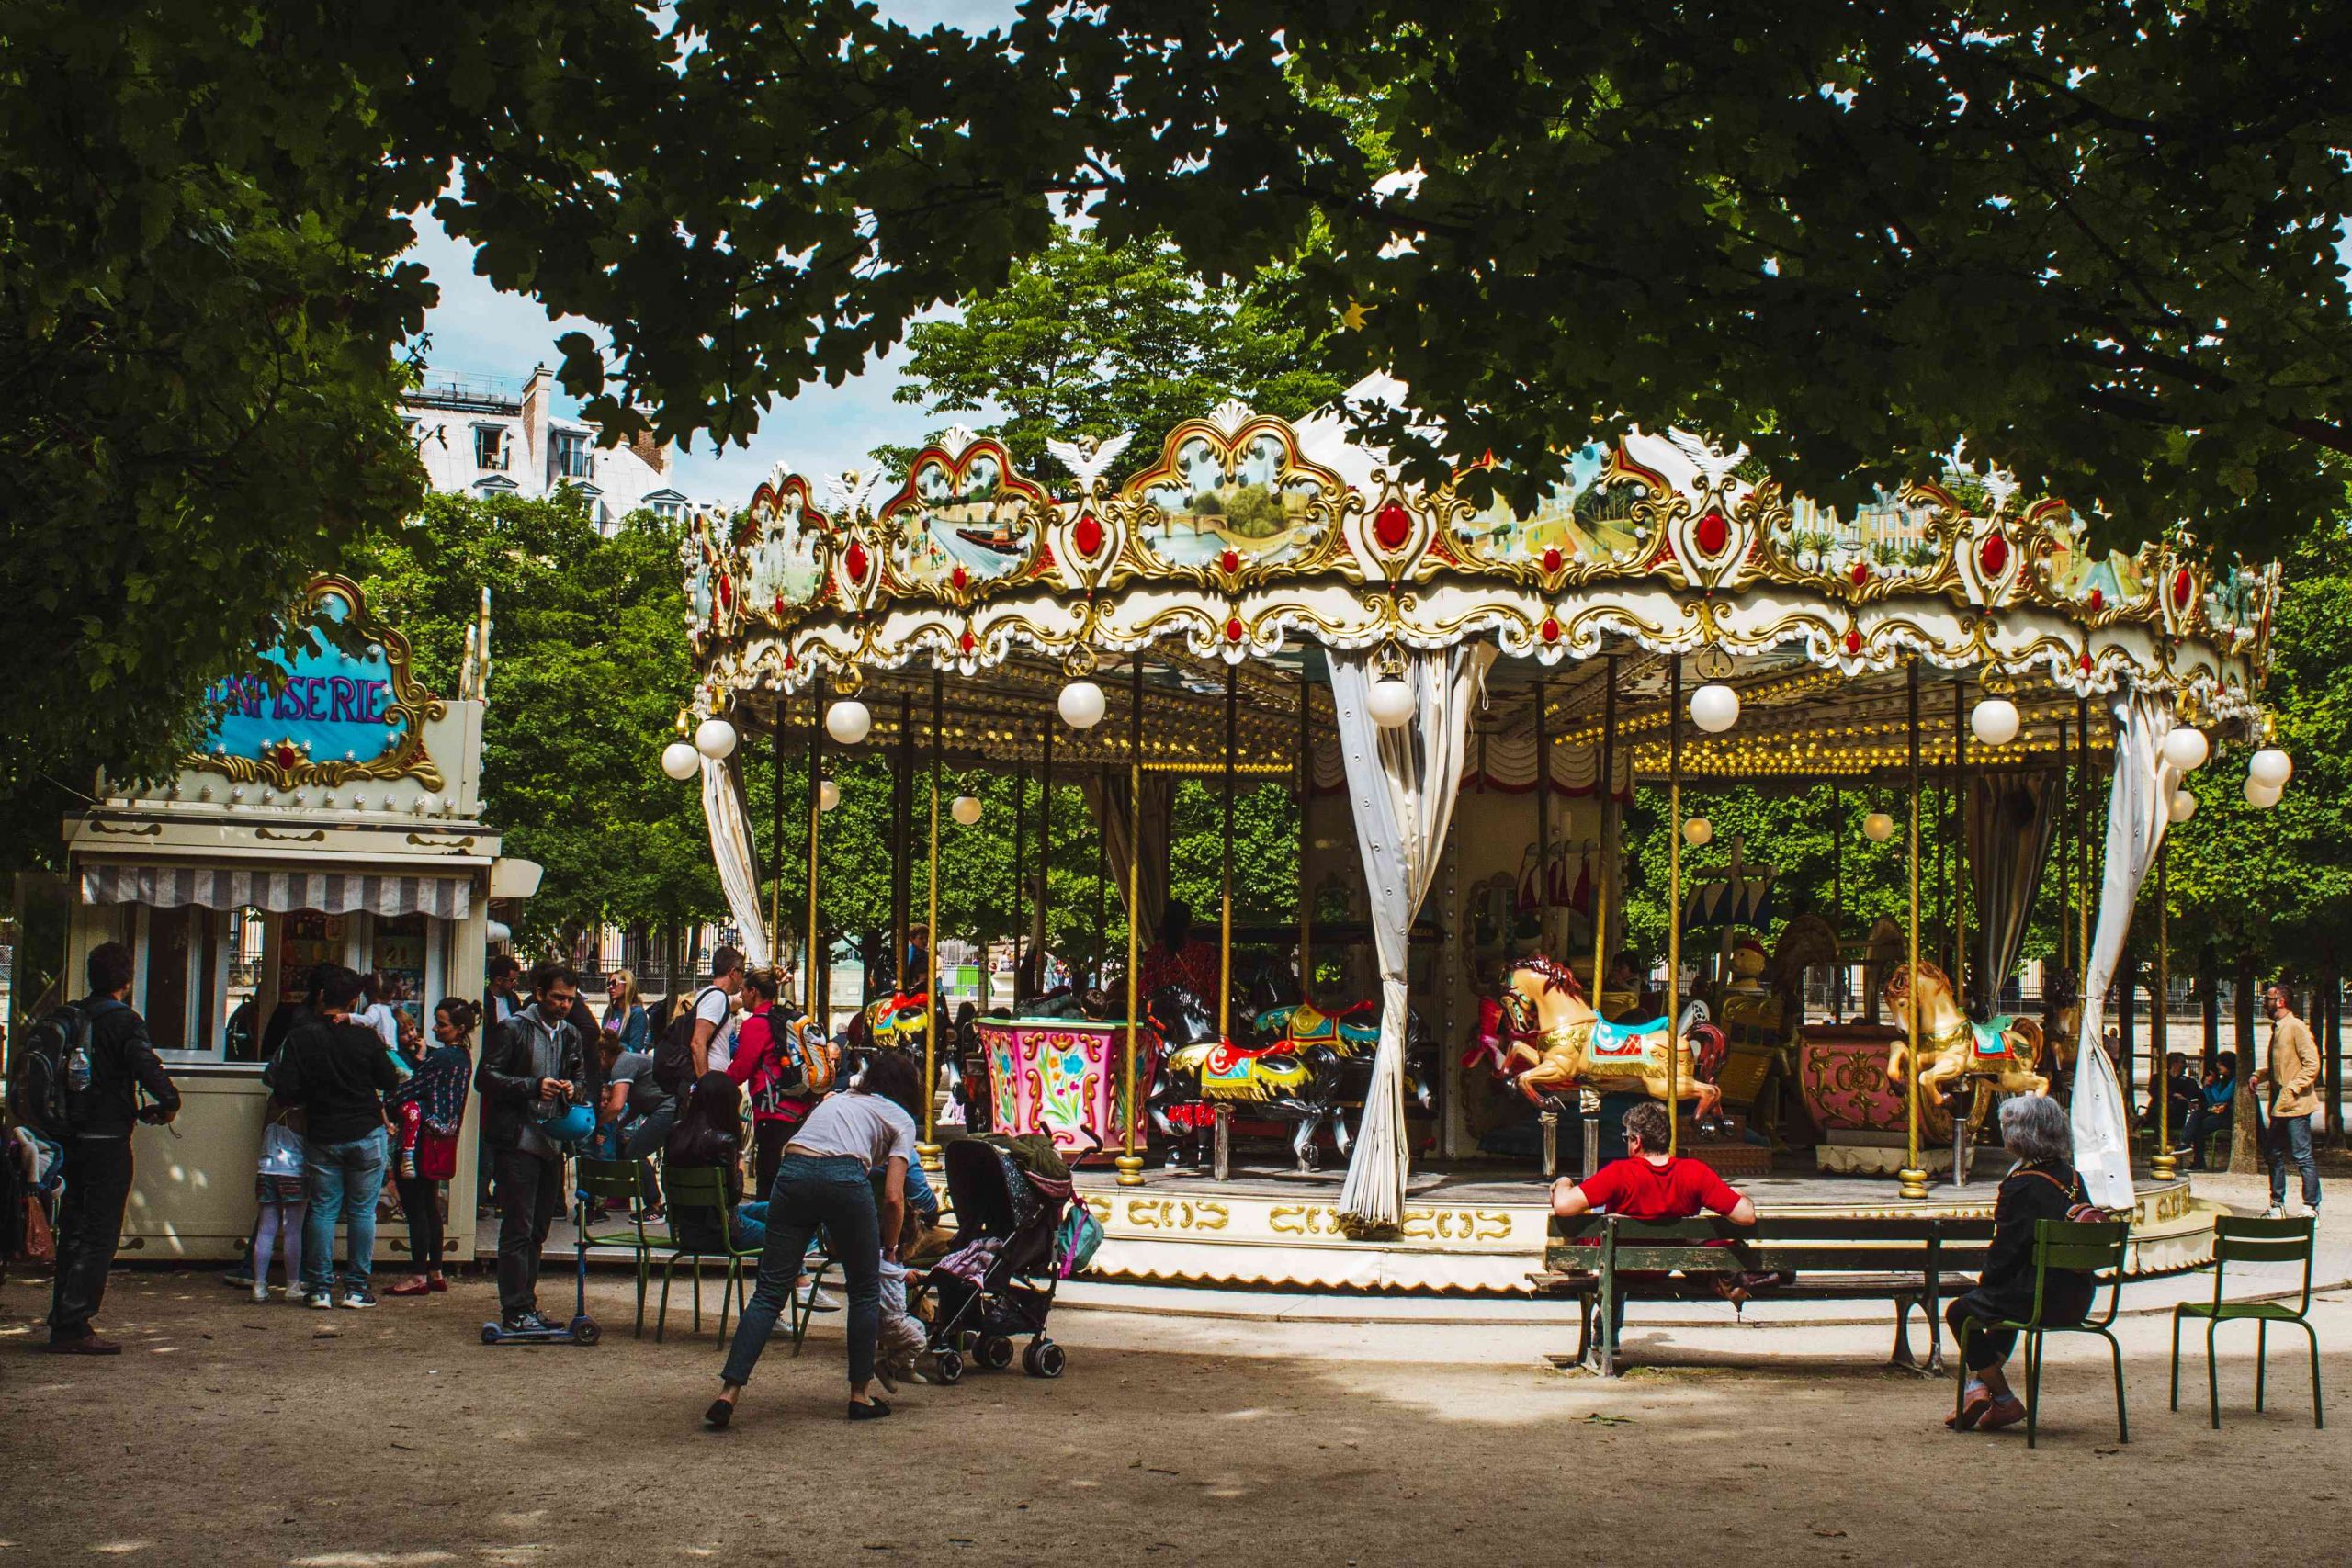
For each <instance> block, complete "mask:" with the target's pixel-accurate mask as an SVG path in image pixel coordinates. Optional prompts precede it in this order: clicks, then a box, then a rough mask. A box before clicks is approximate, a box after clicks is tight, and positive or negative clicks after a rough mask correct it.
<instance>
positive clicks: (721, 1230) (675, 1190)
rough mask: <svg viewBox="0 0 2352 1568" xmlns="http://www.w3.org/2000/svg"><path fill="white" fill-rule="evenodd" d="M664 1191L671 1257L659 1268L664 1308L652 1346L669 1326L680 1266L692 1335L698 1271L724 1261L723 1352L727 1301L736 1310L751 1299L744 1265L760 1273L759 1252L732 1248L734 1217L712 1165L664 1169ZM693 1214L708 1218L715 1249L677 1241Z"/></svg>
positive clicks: (698, 1309)
mask: <svg viewBox="0 0 2352 1568" xmlns="http://www.w3.org/2000/svg"><path fill="white" fill-rule="evenodd" d="M662 1190H663V1192H664V1194H665V1195H666V1196H667V1197H668V1199H669V1204H670V1231H671V1242H670V1256H669V1257H668V1258H665V1259H664V1260H663V1262H662V1305H661V1309H660V1311H659V1312H657V1313H656V1314H654V1319H653V1342H654V1343H655V1344H657V1345H659V1344H661V1343H662V1332H663V1330H664V1328H665V1327H666V1326H667V1325H668V1322H669V1317H670V1281H671V1279H672V1278H673V1276H674V1274H675V1273H676V1271H677V1268H678V1265H679V1263H680V1262H681V1261H684V1262H685V1263H687V1264H688V1265H689V1269H688V1272H690V1273H691V1274H692V1275H693V1276H694V1282H695V1333H696V1334H700V1333H701V1332H702V1266H703V1264H704V1262H705V1261H706V1260H708V1259H714V1258H717V1259H724V1260H725V1261H726V1264H727V1273H726V1275H725V1277H724V1278H723V1279H722V1280H720V1289H719V1293H718V1341H719V1346H720V1348H722V1349H723V1348H725V1347H726V1343H727V1309H728V1303H729V1297H730V1296H731V1297H732V1298H733V1301H734V1304H735V1306H736V1308H737V1309H738V1310H739V1311H740V1310H741V1307H742V1306H743V1305H744V1303H746V1301H747V1300H748V1299H749V1296H750V1291H749V1287H748V1285H747V1283H746V1275H745V1273H744V1269H743V1265H744V1264H746V1263H749V1264H751V1265H752V1274H754V1275H756V1274H757V1272H758V1271H759V1262H760V1255H759V1252H758V1251H757V1249H754V1250H752V1251H750V1252H739V1251H737V1250H736V1248H735V1245H734V1236H735V1227H734V1224H733V1223H732V1222H733V1220H734V1218H735V1214H734V1210H733V1208H732V1207H731V1206H730V1205H729V1203H728V1201H727V1173H726V1172H725V1171H723V1170H721V1169H719V1168H718V1167H717V1166H715V1165H713V1166H674V1165H672V1166H664V1167H662ZM695 1210H702V1211H705V1212H707V1213H708V1214H709V1216H710V1219H711V1224H712V1226H713V1228H714V1229H715V1230H716V1232H717V1234H718V1236H719V1237H720V1244H719V1246H718V1247H715V1248H714V1247H686V1246H684V1245H682V1244H681V1243H680V1242H679V1241H678V1240H677V1239H676V1237H677V1232H678V1230H679V1228H680V1227H679V1219H680V1216H681V1215H683V1214H685V1213H692V1212H694V1211H695Z"/></svg>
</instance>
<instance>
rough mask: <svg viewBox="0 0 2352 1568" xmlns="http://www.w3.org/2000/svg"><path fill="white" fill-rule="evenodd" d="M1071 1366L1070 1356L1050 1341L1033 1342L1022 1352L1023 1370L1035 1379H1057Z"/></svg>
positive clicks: (1039, 1340)
mask: <svg viewBox="0 0 2352 1568" xmlns="http://www.w3.org/2000/svg"><path fill="white" fill-rule="evenodd" d="M1067 1366H1069V1356H1067V1355H1066V1354H1064V1353H1063V1350H1062V1348H1061V1347H1060V1346H1058V1345H1057V1344H1055V1343H1054V1342H1053V1341H1052V1340H1050V1339H1038V1340H1033V1341H1032V1342H1031V1343H1030V1345H1029V1348H1027V1349H1025V1350H1023V1351H1022V1352H1021V1370H1022V1371H1024V1372H1027V1373H1028V1374H1029V1375H1030V1376H1031V1377H1033V1378H1057V1377H1059V1376H1061V1375H1062V1369H1063V1368H1065V1367H1067Z"/></svg>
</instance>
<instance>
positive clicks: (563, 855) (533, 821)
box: [345, 491, 726, 935]
mask: <svg viewBox="0 0 2352 1568" xmlns="http://www.w3.org/2000/svg"><path fill="white" fill-rule="evenodd" d="M680 537H681V535H680V533H679V531H678V528H677V525H674V524H670V523H665V522H663V521H662V520H661V519H659V518H657V517H655V516H654V515H653V514H652V513H650V512H639V513H632V514H631V515H630V516H629V517H628V518H627V519H625V520H624V521H623V522H622V524H621V525H620V527H619V528H618V529H617V530H616V532H615V533H614V534H613V535H612V536H609V537H605V536H600V535H599V533H598V531H597V528H596V525H595V524H594V522H593V521H591V520H590V518H589V515H588V511H587V507H586V505H585V504H584V502H582V500H581V498H580V497H579V496H578V495H577V494H576V493H575V492H571V491H564V492H563V493H561V494H560V496H558V497H557V498H556V499H553V500H548V501H526V500H521V499H518V498H514V497H505V498H498V499H477V498H474V497H470V496H453V495H435V496H431V497H429V498H427V500H426V501H425V502H424V508H423V510H422V512H421V513H419V515H418V517H417V520H416V521H415V522H414V523H413V524H411V525H407V526H404V527H401V528H397V529H394V530H392V531H391V532H390V533H387V534H384V535H382V536H379V537H376V538H373V539H371V540H369V541H368V542H367V543H366V544H365V545H363V546H360V547H356V548H355V549H353V550H352V551H351V552H350V553H349V554H348V555H347V556H346V558H345V570H346V571H348V572H349V573H351V575H353V576H354V577H355V578H356V579H357V580H358V581H359V582H360V585H361V587H362V588H363V589H364V590H365V591H366V592H367V593H368V602H369V604H370V605H371V607H373V608H375V609H376V610H377V611H378V613H379V614H381V615H383V616H384V617H385V618H386V619H387V620H389V621H390V622H391V624H392V625H394V626H399V627H400V628H401V630H402V631H404V632H405V633H406V634H407V635H408V637H410V639H411V641H412V643H413V647H414V649H415V657H416V666H417V673H418V674H419V676H420V677H421V678H422V679H423V680H424V682H425V683H426V684H427V685H428V686H430V687H432V688H433V689H434V690H435V691H439V692H449V691H453V690H455V689H456V685H457V675H458V664H459V662H460V660H462V658H463V656H464V646H465V634H466V628H467V627H468V626H471V625H472V624H473V621H474V617H475V614H476V611H477V609H478V607H479V605H480V603H481V591H482V590H483V589H484V588H487V589H489V590H490V592H491V604H492V636H491V659H492V664H491V683H490V694H489V696H490V700H489V705H488V710H487V712H486V713H485V715H484V717H483V728H482V814H483V816H484V817H485V818H488V819H489V820H490V821H491V822H492V823H494V824H496V825H497V826H498V827H499V829H501V830H502V831H503V834H504V843H505V852H507V853H509V854H515V855H519V856H522V857H524V858H526V859H529V860H535V861H537V862H539V863H541V864H542V865H544V866H545V867H546V868H547V872H546V876H545V879H544V880H543V881H542V882H541V884H540V887H539V892H538V896H537V897H535V898H533V899H532V900H531V901H530V902H529V903H528V904H527V905H526V906H525V907H524V917H523V919H524V925H523V933H524V934H526V935H541V934H547V933H550V932H555V931H564V932H576V931H594V930H595V929H597V928H598V927H600V926H601V925H603V924H605V923H606V922H608V921H609V922H613V923H616V924H622V925H626V924H628V923H631V922H634V921H640V920H642V921H652V922H660V923H663V924H670V923H675V922H679V921H685V920H693V919H704V918H707V917H709V916H711V915H714V914H716V913H718V911H720V910H723V909H724V908H725V907H726V905H725V901H724V899H723V897H722V896H721V895H720V892H719V888H718V876H717V874H716V873H715V872H714V871H713V870H712V868H711V863H710V845H709V840H708V837H707V833H706V830H705V829H704V826H703V820H702V803H701V798H700V796H699V795H696V794H695V791H694V789H693V787H692V786H691V785H680V784H673V783H672V781H671V780H669V779H668V778H667V777H665V776H664V775H663V774H662V772H661V770H660V769H659V768H658V767H656V766H654V765H653V758H654V756H655V754H656V753H658V751H659V750H660V749H661V747H662V744H663V742H664V741H665V740H666V739H668V737H669V733H670V727H671V722H672V719H673V716H674V715H675V714H676V713H677V711H678V709H679V708H680V707H681V706H682V705H684V703H685V702H686V700H687V699H688V698H689V697H690V696H691V694H692V692H693V687H694V670H693V667H692V664H691V663H690V661H689V660H688V657H687V649H686V639H685V622H686V608H685V595H684V590H683V589H682V587H681V585H680V578H679V571H678V545H679V541H680Z"/></svg>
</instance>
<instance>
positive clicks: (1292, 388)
mask: <svg viewBox="0 0 2352 1568" xmlns="http://www.w3.org/2000/svg"><path fill="white" fill-rule="evenodd" d="M1271 286H1272V285H1271V284H1269V285H1268V287H1271ZM1328 339H1329V334H1328V333H1319V332H1318V333H1307V332H1304V331H1302V330H1300V329H1298V328H1295V327H1290V326H1285V325H1283V324H1282V323H1281V322H1279V321H1276V320H1274V319H1273V315H1272V310H1271V309H1270V307H1269V306H1268V304H1267V303H1266V301H1265V300H1264V299H1262V298H1261V296H1260V294H1259V292H1258V290H1257V289H1254V288H1246V289H1245V288H1219V287H1214V286H1204V285H1203V284H1201V283H1200V282H1198V281H1196V280H1195V279H1194V278H1193V277H1192V276H1190V275H1189V274H1188V273H1186V271H1185V270H1184V266H1183V260H1182V256H1181V255H1179V254H1178V253H1177V252H1176V250H1175V248H1174V247H1173V246H1172V245H1170V244H1169V243H1166V242H1165V241H1163V240H1160V239H1159V238H1156V237H1154V238H1148V239H1141V240H1131V241H1128V242H1127V243H1124V244H1117V245H1106V244H1104V243H1102V242H1101V241H1100V240H1098V239H1096V238H1095V237H1094V236H1093V235H1091V234H1090V233H1087V232H1084V231H1065V232H1063V233H1061V234H1059V235H1057V237H1056V238H1055V240H1054V243H1052V244H1051V245H1049V246H1048V247H1047V248H1046V250H1045V251H1043V252H1042V253H1040V254H1037V255H1035V256H1033V257H1030V258H1028V259H1026V260H1024V261H1023V262H1021V263H1020V264H1019V265H1015V266H1014V267H1013V269H1012V275H1011V276H1009V277H1007V278H1006V280H1005V281H1004V283H1003V284H1002V285H1001V286H1000V287H998V288H991V289H989V290H988V291H987V292H985V293H982V294H980V295H979V296H978V297H977V298H975V299H972V300H971V301H970V302H969V303H968V304H967V306H966V307H965V309H964V310H963V313H962V315H961V316H960V318H959V319H956V320H954V321H924V322H921V323H919V324H918V325H917V326H915V327H914V329H913V330H912V331H910V333H908V334H907V344H908V347H909V349H910V356H909V359H908V363H907V371H906V377H907V378H906V380H905V381H904V382H903V383H902V384H901V385H900V386H899V389H898V392H897V394H896V395H897V398H898V400H899V401H900V402H902V403H921V404H922V405H924V407H925V409H926V411H927V412H930V413H933V414H944V413H965V412H981V411H984V410H988V409H990V408H1001V409H1002V410H1004V411H1005V413H1006V417H1005V418H1004V419H1002V420H1001V421H999V422H998V423H994V424H991V425H989V427H987V430H986V432H985V433H986V434H992V435H995V436H997V437H998V438H999V439H1001V440H1002V441H1003V442H1004V444H1005V446H1006V448H1007V449H1008V450H1010V451H1011V452H1012V456H1013V459H1014V461H1016V462H1017V463H1019V464H1020V466H1021V468H1023V471H1024V472H1027V473H1032V474H1038V473H1047V472H1054V471H1057V470H1058V468H1059V465H1058V464H1056V463H1054V462H1053V460H1052V459H1051V458H1049V457H1047V456H1046V442H1047V441H1048V440H1049V439H1052V438H1054V437H1057V436H1062V437H1067V436H1069V435H1072V434H1083V435H1091V436H1094V437H1097V438H1101V437H1105V436H1110V435H1115V434H1118V433H1119V432H1120V431H1123V430H1125V431H1132V432H1134V433H1135V434H1136V435H1138V436H1139V437H1140V438H1141V439H1140V440H1139V441H1138V442H1137V443H1136V446H1135V447H1133V448H1132V449H1130V450H1129V451H1128V452H1127V454H1126V456H1125V457H1124V458H1123V459H1122V460H1121V462H1120V464H1119V466H1118V467H1117V468H1114V470H1113V475H1112V477H1113V479H1114V480H1116V479H1124V478H1125V477H1126V475H1128V474H1130V473H1133V472H1135V471H1136V470H1137V469H1140V468H1144V467H1146V466H1147V465H1148V464H1149V463H1151V462H1152V461H1153V460H1154V459H1156V458H1157V457H1159V448H1158V446H1156V445H1155V443H1156V441H1157V439H1158V437H1159V436H1160V435H1161V434H1164V433H1166V432H1167V431H1168V430H1169V429H1170V427H1171V426H1173V425H1174V424H1176V423H1178V422H1179V421H1181V420H1185V419H1190V418H1193V417H1194V416H1196V415H1199V414H1204V413H1206V412H1208V411H1209V410H1210V409H1211V408H1212V407H1214V406H1215V405H1216V403H1217V402H1218V401H1219V400H1222V399H1225V398H1239V399H1240V400H1242V401H1244V402H1246V403H1248V404H1249V405H1250V407H1251V408H1253V409H1256V410H1257V411H1258V412H1261V413H1271V414H1276V415H1279V416H1281V417H1283V418H1284V419H1299V418H1303V417H1305V416H1306V414H1307V413H1309V412H1313V410H1314V409H1315V408H1316V407H1317V405H1319V404H1323V403H1327V402H1329V401H1331V400H1334V399H1336V398H1337V397H1338V396H1339V394H1340V392H1341V391H1342V390H1344V387H1343V384H1342V383H1341V382H1340V381H1339V380H1338V379H1337V378H1334V377H1333V376H1331V375H1330V374H1329V372H1328V371H1326V370H1325V369H1324V368H1323V364H1324V361H1325V359H1326V357H1327V349H1328ZM893 455H894V456H896V457H898V459H899V466H900V467H901V468H903V466H904V463H905V460H906V457H910V456H911V455H912V454H911V453H906V454H902V455H901V454H893Z"/></svg>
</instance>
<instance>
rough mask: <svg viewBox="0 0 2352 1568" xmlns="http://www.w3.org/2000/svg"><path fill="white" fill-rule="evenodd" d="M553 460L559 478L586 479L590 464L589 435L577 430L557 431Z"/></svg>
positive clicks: (556, 475)
mask: <svg viewBox="0 0 2352 1568" xmlns="http://www.w3.org/2000/svg"><path fill="white" fill-rule="evenodd" d="M553 461H554V464H555V477H556V478H557V479H586V478H587V477H588V464H589V449H588V437H587V435H586V434H583V433H582V432H580V431H577V430H559V431H557V432H556V433H555V449H554V453H553Z"/></svg>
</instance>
